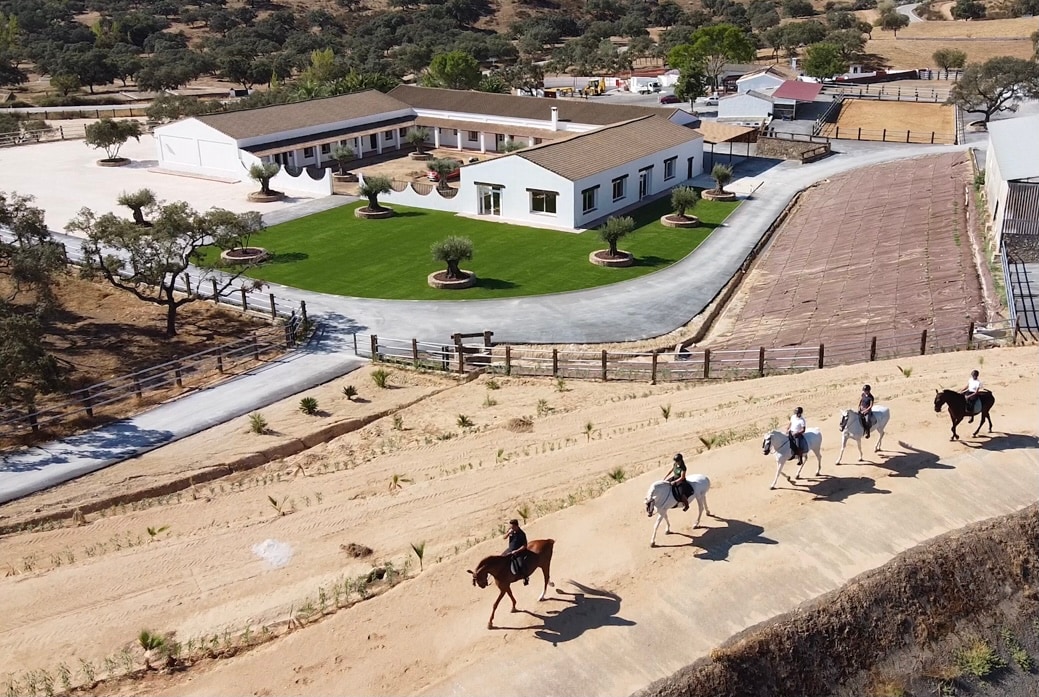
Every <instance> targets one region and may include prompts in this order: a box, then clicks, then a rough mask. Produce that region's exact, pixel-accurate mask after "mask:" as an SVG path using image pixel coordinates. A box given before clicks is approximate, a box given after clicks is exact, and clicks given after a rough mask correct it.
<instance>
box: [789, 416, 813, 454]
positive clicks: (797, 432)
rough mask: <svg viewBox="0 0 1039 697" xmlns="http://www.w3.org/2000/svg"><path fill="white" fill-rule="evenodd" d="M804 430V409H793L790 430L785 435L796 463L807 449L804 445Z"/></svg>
mask: <svg viewBox="0 0 1039 697" xmlns="http://www.w3.org/2000/svg"><path fill="white" fill-rule="evenodd" d="M805 428H806V424H805V419H804V409H802V408H801V407H797V408H796V409H794V414H793V416H791V417H790V428H788V429H787V431H786V435H787V438H789V439H790V450H791V452H793V454H794V455H795V456H796V457H797V458H798V461H800V458H801V457H802V456H804V453H805V451H806V450H807V449H808V446H807V444H806V443H805Z"/></svg>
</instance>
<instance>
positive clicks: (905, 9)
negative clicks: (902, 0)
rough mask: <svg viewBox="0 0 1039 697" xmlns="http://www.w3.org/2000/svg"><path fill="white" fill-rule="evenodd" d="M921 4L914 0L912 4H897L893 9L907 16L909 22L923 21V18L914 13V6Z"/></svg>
mask: <svg viewBox="0 0 1039 697" xmlns="http://www.w3.org/2000/svg"><path fill="white" fill-rule="evenodd" d="M921 4H922V3H919V2H914V3H913V4H912V5H899V6H898V7H896V8H895V11H896V12H898V14H900V15H905V16H906V17H908V18H909V23H910V24H912V23H914V22H923V21H925V20H924V18H923V17H920V16H919V15H917V14H916V8H918V7H920V5H921Z"/></svg>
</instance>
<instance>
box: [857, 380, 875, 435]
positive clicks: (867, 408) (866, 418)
mask: <svg viewBox="0 0 1039 697" xmlns="http://www.w3.org/2000/svg"><path fill="white" fill-rule="evenodd" d="M872 418H873V393H872V392H871V391H870V386H869V385H863V386H862V396H861V397H859V422H860V423H862V430H863V431H865V432H866V438H869V429H870V425H871V420H872Z"/></svg>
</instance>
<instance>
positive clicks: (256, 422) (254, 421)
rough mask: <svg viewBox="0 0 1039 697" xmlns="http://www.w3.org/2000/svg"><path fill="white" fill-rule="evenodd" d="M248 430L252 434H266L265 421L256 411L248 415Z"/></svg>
mask: <svg viewBox="0 0 1039 697" xmlns="http://www.w3.org/2000/svg"><path fill="white" fill-rule="evenodd" d="M249 430H250V431H252V432H253V433H259V434H264V433H266V432H267V419H265V418H264V417H263V414H261V413H260V412H258V411H254V412H253V413H252V414H249Z"/></svg>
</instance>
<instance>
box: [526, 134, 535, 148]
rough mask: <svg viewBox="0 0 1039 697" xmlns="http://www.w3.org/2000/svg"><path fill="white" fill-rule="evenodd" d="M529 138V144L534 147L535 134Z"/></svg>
mask: <svg viewBox="0 0 1039 697" xmlns="http://www.w3.org/2000/svg"><path fill="white" fill-rule="evenodd" d="M529 140H530V142H529V143H527V145H529V146H530V147H534V136H530V137H529Z"/></svg>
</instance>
